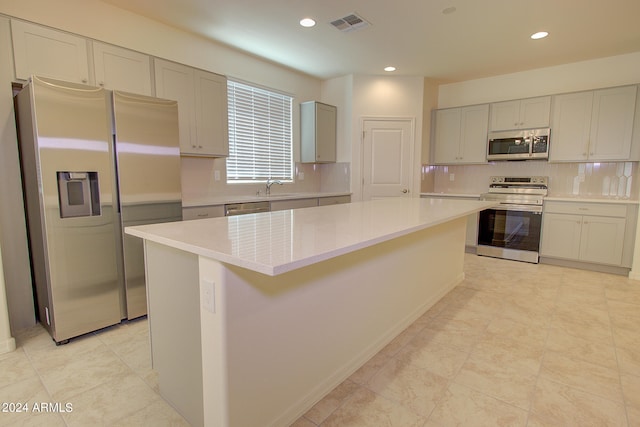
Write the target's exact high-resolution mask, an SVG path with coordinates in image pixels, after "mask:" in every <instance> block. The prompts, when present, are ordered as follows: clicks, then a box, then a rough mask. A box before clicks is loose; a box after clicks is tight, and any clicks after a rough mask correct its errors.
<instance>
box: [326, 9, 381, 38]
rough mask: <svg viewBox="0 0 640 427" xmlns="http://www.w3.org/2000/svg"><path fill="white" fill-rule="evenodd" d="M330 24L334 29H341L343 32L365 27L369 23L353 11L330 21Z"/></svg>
mask: <svg viewBox="0 0 640 427" xmlns="http://www.w3.org/2000/svg"><path fill="white" fill-rule="evenodd" d="M331 25H333V26H334V27H335V28H336V29H338V30H340V31H342V32H343V33H350V32H352V31H357V30H361V29H363V28H367V27H369V26H370V25H371V24H370V23H369V22H367V20H366V19H364V18H363V17H361V16H359V15H358V14H357V13H355V12H354V13H351V14H349V15H347V16H344V17H342V18H338V19H336V20H334V21H331Z"/></svg>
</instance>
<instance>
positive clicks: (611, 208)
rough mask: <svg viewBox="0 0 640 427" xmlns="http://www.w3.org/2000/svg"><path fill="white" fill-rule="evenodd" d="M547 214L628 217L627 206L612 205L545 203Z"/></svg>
mask: <svg viewBox="0 0 640 427" xmlns="http://www.w3.org/2000/svg"><path fill="white" fill-rule="evenodd" d="M544 212H545V213H561V214H573V215H599V216H610V217H618V218H626V217H627V206H626V205H618V204H612V203H572V202H554V201H550V202H545V203H544Z"/></svg>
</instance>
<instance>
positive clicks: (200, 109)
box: [190, 70, 229, 156]
mask: <svg viewBox="0 0 640 427" xmlns="http://www.w3.org/2000/svg"><path fill="white" fill-rule="evenodd" d="M195 86H196V90H195V100H196V129H197V131H196V135H197V144H196V150H194V151H191V150H190V152H191V153H192V154H197V155H202V156H228V155H229V131H228V129H229V121H228V117H227V78H226V77H224V76H221V75H218V74H213V73H208V72H205V71H200V70H196V71H195Z"/></svg>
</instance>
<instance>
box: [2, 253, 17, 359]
mask: <svg viewBox="0 0 640 427" xmlns="http://www.w3.org/2000/svg"><path fill="white" fill-rule="evenodd" d="M0 246H1V245H0ZM15 349H16V340H15V339H14V338H13V337H12V336H11V328H10V327H9V313H8V310H7V298H6V293H5V285H4V271H3V268H2V248H1V247H0V354H3V353H8V352H10V351H13V350H15Z"/></svg>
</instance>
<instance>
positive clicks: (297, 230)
mask: <svg viewBox="0 0 640 427" xmlns="http://www.w3.org/2000/svg"><path fill="white" fill-rule="evenodd" d="M495 204H496V203H495V202H484V201H482V202H481V201H474V200H449V199H424V198H422V199H420V198H398V199H385V200H373V201H367V202H353V203H347V204H341V205H331V206H320V207H313V208H303V209H294V210H284V211H277V212H265V213H259V214H249V215H240V216H232V217H224V218H211V219H203V220H197V221H183V222H172V223H164V224H152V225H143V226H136V227H127V228H126V229H125V232H126V233H127V234H130V235H133V236H137V237H141V238H143V239H147V240H150V241H153V242H156V243H160V244H163V245H167V246H170V247H174V248H176V249H180V250H184V251H187V252H191V253H194V254H197V255H201V256H204V257H207V258H211V259H214V260H217V261H220V262H223V263H227V264H231V265H235V266H239V267H242V268H246V269H249V270H253V271H256V272H259V273H262V274H266V275H270V276H275V275H278V274H282V273H285V272H287V271H291V270H294V269H297V268H301V267H305V266H308V265H312V264H315V263H317V262H320V261H324V260H327V259H330V258H333V257H336V256H339V255H343V254H346V253H349V252H353V251H356V250H359V249H362V248H366V247H368V246H372V245H375V244H377V243H381V242H384V241H387V240H391V239H393V238H396V237H400V236H404V235H407V234H410V233H413V232H416V231H419V230H423V229H426V228H429V227H433V226H436V225H439V224H442V223H445V222H447V221H451V220H454V219H456V218H461V217H464V216H467V215H469V214H472V213H475V212H478V211H481V210H483V209H487V208H489V207H491V206H494V205H495Z"/></svg>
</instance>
